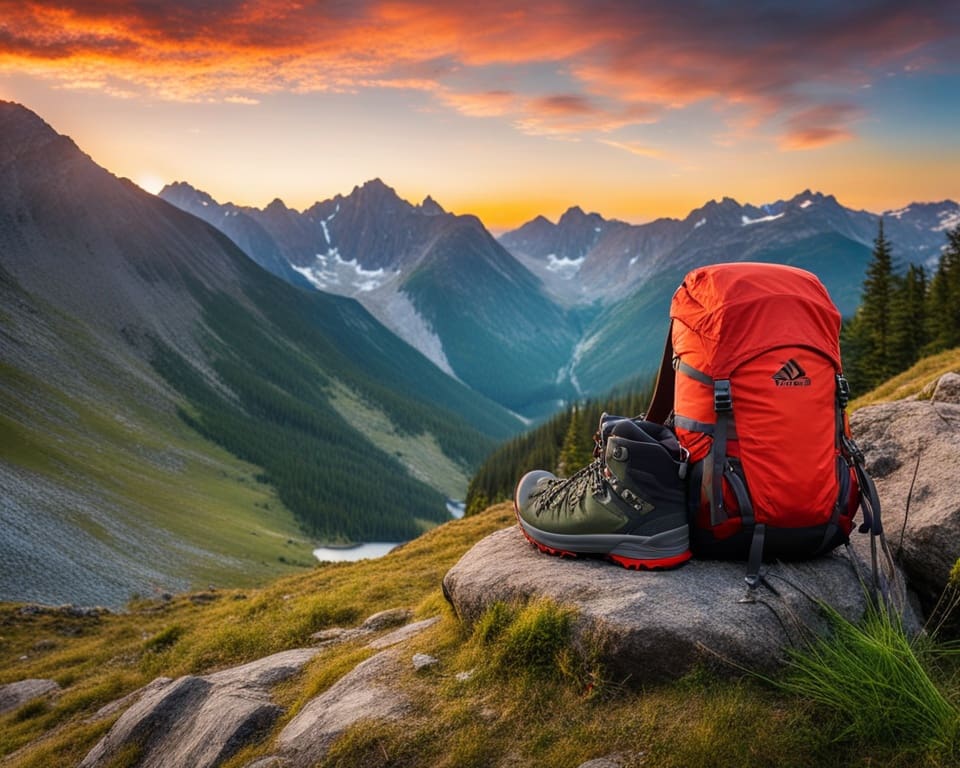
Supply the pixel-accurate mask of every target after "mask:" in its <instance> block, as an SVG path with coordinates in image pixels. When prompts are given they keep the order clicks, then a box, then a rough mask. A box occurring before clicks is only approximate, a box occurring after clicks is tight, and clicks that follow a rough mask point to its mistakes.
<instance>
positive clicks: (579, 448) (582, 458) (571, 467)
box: [557, 405, 593, 477]
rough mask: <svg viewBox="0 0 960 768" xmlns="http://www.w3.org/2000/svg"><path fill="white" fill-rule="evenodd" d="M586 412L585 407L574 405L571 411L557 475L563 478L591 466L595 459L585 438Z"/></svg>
mask: <svg viewBox="0 0 960 768" xmlns="http://www.w3.org/2000/svg"><path fill="white" fill-rule="evenodd" d="M584 410H585V409H584V407H583V406H581V405H574V406H573V409H572V410H571V411H570V422H569V423H568V424H567V431H566V434H565V435H564V437H563V447H562V448H561V449H560V460H559V462H558V463H557V474H558V475H560V476H561V477H569V476H570V475H572V474H573V473H574V472H576V471H577V470H578V469H580V468H582V467H584V466H586V465H587V464H589V463H590V461H591V459H592V458H593V447H592V446H591V445H590V444H589V441H588V440H587V439H586V438H585V436H584V430H585V426H584V413H583V411H584Z"/></svg>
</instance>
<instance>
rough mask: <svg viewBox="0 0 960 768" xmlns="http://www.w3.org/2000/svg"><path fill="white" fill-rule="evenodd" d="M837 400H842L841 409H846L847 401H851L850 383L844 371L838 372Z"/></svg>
mask: <svg viewBox="0 0 960 768" xmlns="http://www.w3.org/2000/svg"><path fill="white" fill-rule="evenodd" d="M837 400H838V401H839V402H840V410H846V408H847V403H849V402H850V383H849V382H848V381H847V379H846V377H845V376H844V375H843V374H842V373H838V374H837Z"/></svg>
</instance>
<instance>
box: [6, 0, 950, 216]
mask: <svg viewBox="0 0 960 768" xmlns="http://www.w3.org/2000/svg"><path fill="white" fill-rule="evenodd" d="M0 99H4V100H11V101H17V102H20V103H22V104H24V105H25V106H27V107H29V108H30V109H32V110H33V111H35V112H37V113H38V114H39V115H40V116H41V117H43V118H44V119H45V120H46V121H47V122H48V123H50V124H51V125H52V126H53V127H54V129H56V130H57V131H59V132H60V133H65V134H67V135H69V136H71V137H72V138H73V139H74V140H75V141H76V142H77V143H78V144H79V145H80V147H81V148H82V149H83V150H84V151H86V152H87V153H88V154H90V155H91V156H92V157H93V158H94V160H96V161H97V162H98V163H99V164H101V165H103V166H105V167H106V168H108V169H109V170H110V171H112V172H113V173H116V174H117V175H120V176H127V177H129V178H131V179H133V180H134V181H136V182H137V183H139V184H140V185H141V186H143V187H144V188H146V189H149V190H150V191H157V190H158V189H159V187H160V186H161V185H162V184H163V183H165V182H172V181H175V180H183V181H189V182H190V183H191V184H193V185H194V186H196V187H199V188H200V189H203V190H205V191H207V192H209V193H210V194H211V195H213V196H214V197H215V198H217V199H218V200H220V201H221V202H227V201H232V202H234V203H237V204H242V205H255V206H258V207H262V206H264V205H266V204H267V203H269V202H270V201H271V200H272V199H273V198H275V197H280V198H281V199H283V200H284V202H286V203H287V205H289V206H291V207H294V208H297V209H303V208H305V207H307V206H309V205H310V204H312V203H313V202H315V201H317V200H323V199H326V198H329V197H332V196H334V195H335V194H337V193H341V194H347V193H349V192H350V190H351V189H352V188H353V187H354V186H355V185H358V184H362V183H363V182H364V181H367V180H369V179H372V178H374V177H379V178H381V179H383V181H384V182H386V183H387V184H389V185H390V186H392V187H394V188H395V189H396V190H397V192H398V194H400V195H401V197H404V198H405V199H408V200H410V201H411V202H419V201H420V200H422V199H423V198H424V197H425V196H426V195H428V194H429V195H432V196H433V197H434V198H435V199H436V200H437V201H438V202H439V203H441V205H443V206H444V207H445V208H446V209H447V210H450V211H453V212H455V213H474V214H477V215H478V216H480V218H481V219H482V220H483V221H484V222H485V223H486V224H487V225H488V226H489V227H491V228H492V229H494V230H503V229H505V228H509V227H514V226H517V225H519V224H521V223H522V222H524V221H526V220H528V219H530V218H532V217H533V216H535V215H537V214H540V213H542V214H544V215H546V216H547V217H548V218H551V219H553V220H556V218H557V217H558V216H559V215H560V214H561V213H562V212H563V211H564V210H565V209H566V208H567V207H569V206H571V205H580V206H581V207H583V208H584V209H585V210H588V211H597V212H599V213H601V214H602V215H604V216H605V217H607V218H619V219H622V220H625V221H630V222H634V223H640V222H644V221H649V220H651V219H654V218H656V217H659V216H674V217H683V216H685V215H686V214H687V213H688V212H689V211H690V210H691V209H692V208H695V207H697V206H699V205H702V204H703V203H704V202H706V201H707V200H710V199H714V198H720V197H723V196H730V197H734V198H736V199H737V200H739V201H740V202H741V203H753V204H757V205H759V204H762V203H766V202H773V201H775V200H777V199H780V198H786V197H790V196H792V195H794V194H796V193H798V192H800V191H802V190H804V189H806V188H810V189H813V190H817V191H821V192H824V193H830V194H834V195H836V196H837V198H838V199H839V201H840V202H841V203H843V204H844V205H847V206H850V207H854V208H864V209H867V210H870V211H875V212H880V211H883V210H888V209H895V208H899V207H902V206H904V205H906V204H908V203H910V202H912V201H938V200H943V199H945V198H952V199H954V200H956V199H958V198H960V2H957V0H948V1H944V2H926V1H925V0H913V2H905V1H904V0H896V1H895V2H881V1H873V0H843V1H839V2H838V1H837V0H807V1H806V2H764V1H763V0H759V1H758V2H723V1H722V0H712V1H711V0H703V1H701V2H687V1H686V0H671V1H669V2H668V1H667V0H651V1H650V2H643V1H642V0H637V1H636V2H574V1H573V0H555V1H553V2H529V3H516V2H510V3H506V2H500V0H492V1H488V2H473V3H459V2H450V1H449V0H409V1H406V2H391V1H386V2H379V1H373V2H348V1H345V0H339V1H337V2H310V0H302V1H301V2H280V1H279V0H209V1H208V2H200V1H199V0H170V1H166V0H132V1H130V2H125V1H124V0H73V1H72V2H58V1H57V0H50V1H49V2H48V1H44V2H31V1H30V0H0Z"/></svg>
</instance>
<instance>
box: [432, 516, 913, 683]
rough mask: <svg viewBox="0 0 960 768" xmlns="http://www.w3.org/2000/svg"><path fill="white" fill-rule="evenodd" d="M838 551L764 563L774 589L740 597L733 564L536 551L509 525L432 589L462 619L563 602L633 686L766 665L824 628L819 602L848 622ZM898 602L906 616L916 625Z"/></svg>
mask: <svg viewBox="0 0 960 768" xmlns="http://www.w3.org/2000/svg"><path fill="white" fill-rule="evenodd" d="M848 557H849V556H848V553H847V552H846V551H845V550H842V549H841V550H840V551H839V552H836V551H835V552H833V553H831V554H830V555H828V556H825V557H822V558H819V559H817V560H812V561H807V562H801V563H775V564H772V565H770V566H769V568H768V569H767V570H766V578H767V580H768V581H769V583H770V585H771V586H772V587H773V588H774V589H775V590H776V591H777V593H778V594H774V592H773V591H772V590H770V589H767V588H761V589H759V590H758V594H757V595H756V601H755V602H742V599H743V598H744V597H745V594H746V586H745V583H744V575H745V565H744V563H741V562H717V561H705V560H692V561H690V562H688V563H686V564H685V565H683V566H682V567H680V568H677V569H674V570H669V571H631V570H626V569H623V568H620V567H618V566H616V565H613V564H611V563H609V562H606V561H603V560H596V559H587V558H582V559H572V558H560V557H554V556H551V555H545V554H542V553H541V552H539V551H538V550H537V549H536V548H534V547H533V546H531V545H530V544H529V543H528V542H527V541H526V539H524V537H523V535H522V534H521V532H520V530H519V528H518V527H516V526H512V527H510V528H505V529H503V530H500V531H497V532H495V533H493V534H491V535H490V536H488V537H486V538H485V539H483V540H481V541H480V542H478V543H477V544H476V545H474V547H473V548H472V549H470V550H469V551H468V552H467V553H466V554H465V555H464V556H463V557H462V558H461V560H460V561H459V562H458V563H457V564H456V565H455V566H454V567H453V568H452V569H450V571H448V572H447V574H446V576H445V577H444V580H443V587H444V593H445V594H446V596H447V598H448V600H450V602H451V604H452V605H453V607H454V609H455V610H456V612H457V614H458V616H459V617H460V618H461V619H462V620H463V621H465V622H468V623H472V622H474V621H476V620H477V619H478V618H479V617H480V616H481V614H483V612H484V611H485V610H486V609H487V608H488V607H489V606H490V605H491V604H492V603H493V602H495V601H504V602H508V603H511V602H526V601H528V600H530V599H534V598H544V597H545V598H549V599H552V600H553V601H554V602H556V603H558V604H561V605H567V606H572V607H574V608H575V609H577V618H576V620H575V621H574V628H573V635H574V637H573V640H574V644H575V645H584V644H589V645H596V644H597V643H598V642H599V644H600V648H601V662H602V663H603V664H604V667H605V669H606V671H607V673H608V674H609V675H610V676H611V677H612V678H613V679H614V680H615V681H618V682H619V681H624V682H626V683H627V684H629V685H633V686H641V685H643V684H646V683H648V682H652V681H657V680H663V679H668V678H677V677H680V676H682V675H684V674H685V673H687V672H689V671H690V670H691V669H693V668H694V667H695V666H697V665H699V664H707V665H710V666H716V667H718V668H720V669H725V670H729V671H734V672H737V673H739V672H740V671H741V670H742V669H743V668H746V669H750V670H756V671H759V672H769V671H773V670H774V669H776V668H777V667H779V666H780V665H781V664H782V662H783V660H784V658H785V649H786V648H787V647H789V646H792V645H796V644H797V643H798V642H799V641H800V640H801V638H803V637H804V636H805V634H806V632H807V630H814V631H822V630H824V629H825V620H824V618H823V616H822V613H821V610H820V607H819V604H818V602H817V601H818V600H822V601H825V602H828V603H829V604H830V605H831V606H832V607H833V608H835V609H836V610H837V611H838V612H839V613H840V614H841V615H842V616H844V617H846V618H848V619H850V620H851V621H856V620H858V619H859V618H860V617H861V616H862V615H863V612H864V610H865V609H866V607H867V603H868V601H867V597H866V593H865V591H864V588H863V586H862V585H861V582H860V579H859V577H858V574H857V571H855V565H854V562H853V561H851V560H850V559H848ZM861 566H862V563H861ZM907 610H908V615H907V617H906V621H907V624H908V626H909V627H910V628H912V629H916V627H917V621H916V618H915V617H914V616H913V614H912V613H909V609H907Z"/></svg>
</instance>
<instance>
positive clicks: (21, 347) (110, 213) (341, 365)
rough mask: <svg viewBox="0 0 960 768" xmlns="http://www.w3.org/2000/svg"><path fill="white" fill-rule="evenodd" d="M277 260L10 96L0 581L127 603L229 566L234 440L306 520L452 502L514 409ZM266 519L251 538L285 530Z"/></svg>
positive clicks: (410, 530) (372, 528) (403, 525)
mask: <svg viewBox="0 0 960 768" xmlns="http://www.w3.org/2000/svg"><path fill="white" fill-rule="evenodd" d="M257 234H258V233H257V232H256V231H255V229H254V228H252V227H251V228H250V231H249V235H250V237H251V240H250V241H249V242H257V240H256V236H257ZM260 242H261V244H262V243H263V242H266V240H264V239H261V241H260ZM496 247H497V248H499V246H496ZM500 250H502V249H500ZM261 255H262V252H261ZM272 267H273V268H274V270H275V271H276V272H277V273H278V274H280V275H281V276H283V277H284V278H285V279H279V278H278V277H275V276H274V275H273V274H270V273H269V272H268V271H265V270H264V269H261V268H260V267H259V266H257V264H255V263H254V262H253V261H251V260H250V258H248V257H247V255H245V253H244V252H243V251H241V250H240V249H239V248H237V246H236V245H234V243H233V242H231V240H230V239H229V238H228V237H225V236H224V235H223V234H222V233H221V232H220V231H218V230H217V229H215V228H214V227H211V226H210V225H209V224H207V223H206V222H204V221H201V220H200V219H198V218H196V217H195V216H192V215H189V214H187V213H184V212H183V211H181V210H179V209H178V208H176V207H174V206H172V205H170V204H169V203H167V202H165V201H163V200H161V199H159V198H157V197H155V196H153V195H150V194H147V193H146V192H143V191H142V190H141V189H139V188H138V187H136V186H135V185H134V184H133V183H131V182H129V181H127V180H121V179H118V178H116V177H114V176H113V175H111V174H110V173H108V172H107V171H105V170H104V169H103V168H100V167H99V166H97V165H96V164H95V163H94V162H93V161H92V160H91V159H90V158H89V157H87V156H86V155H84V154H83V153H82V152H81V151H80V149H78V148H77V146H76V145H75V144H74V143H73V142H72V141H71V140H70V139H69V138H67V137H65V136H61V135H58V134H57V133H56V132H55V131H54V130H53V129H52V128H50V126H48V125H47V124H46V123H45V122H43V120H42V119H40V118H39V117H38V116H37V115H35V114H33V113H32V112H30V111H29V110H27V109H25V108H24V107H22V106H19V105H16V104H11V103H5V102H0V299H2V301H0V487H2V489H3V493H2V494H0V496H2V499H0V515H2V523H3V524H2V525H0V599H17V598H20V599H27V598H32V599H38V596H40V597H43V598H46V599H54V600H59V601H63V600H65V599H70V600H75V601H80V602H95V601H96V600H94V599H93V598H91V594H97V595H100V596H101V601H103V600H106V599H109V600H110V601H111V602H112V603H113V604H116V601H118V600H119V602H120V603H122V602H123V600H125V599H126V598H127V597H129V596H130V594H131V593H132V592H134V591H140V592H141V593H143V592H148V591H150V590H151V589H152V588H153V586H152V585H155V584H161V585H163V584H170V583H171V581H172V580H173V579H174V578H175V576H176V574H181V573H182V572H183V570H184V563H192V564H194V565H196V568H194V569H193V570H192V571H191V572H192V573H194V574H196V573H197V572H200V573H203V572H208V571H217V572H222V570H223V568H222V567H221V566H222V565H223V561H225V560H226V559H228V558H227V555H225V554H222V552H223V550H222V547H220V546H219V541H220V540H224V541H225V540H227V539H229V538H231V537H235V535H236V531H235V530H234V526H236V525H238V524H239V522H238V521H239V520H240V519H241V518H242V519H243V521H244V522H243V525H244V526H246V525H248V524H250V519H251V518H250V516H249V515H247V516H245V517H244V516H243V515H242V514H241V512H242V510H241V509H240V506H241V505H240V504H239V503H238V504H237V509H236V519H234V518H233V513H232V511H230V510H228V511H227V512H226V514H223V515H220V512H219V511H217V514H216V515H213V514H212V513H211V511H210V509H211V508H212V506H213V505H214V504H216V503H217V502H218V499H217V498H215V497H214V496H211V495H209V488H208V487H207V486H208V485H209V484H216V483H221V481H222V476H223V475H226V474H227V473H228V472H234V471H235V470H233V469H232V468H231V469H228V468H227V467H226V465H225V464H224V461H225V460H224V459H223V458H222V455H221V454H222V453H223V450H222V449H223V448H226V449H227V450H228V451H230V452H231V453H233V454H234V455H236V456H239V457H240V458H242V459H244V460H246V461H248V462H251V463H252V464H253V465H255V466H256V467H259V470H257V472H258V480H259V481H260V482H262V483H265V484H268V485H267V486H266V487H271V486H272V487H273V488H275V495H276V497H278V498H279V500H280V501H281V502H282V503H283V505H284V506H286V507H287V508H288V509H289V510H291V511H292V512H293V513H294V514H295V515H296V517H297V519H298V521H299V523H300V524H301V525H302V527H303V530H304V531H305V532H306V534H308V535H310V536H311V537H314V538H315V539H321V540H323V539H326V540H329V541H342V542H345V541H364V540H381V541H398V540H405V539H408V538H411V537H412V536H415V535H416V534H417V533H419V532H421V531H422V530H424V529H425V528H426V527H427V526H429V525H432V524H434V523H436V522H440V521H442V520H444V519H448V518H449V511H448V509H447V498H448V497H453V498H462V495H463V493H464V492H465V489H466V484H467V481H468V479H469V476H470V473H471V471H472V469H473V468H475V467H476V466H477V465H478V464H479V462H480V461H481V460H482V459H483V458H484V456H485V455H486V453H487V452H488V451H489V450H490V449H491V448H492V447H493V446H494V445H496V444H497V442H498V441H501V440H503V439H505V438H507V437H509V436H510V435H512V434H515V433H516V432H517V431H518V430H519V429H520V428H521V427H522V422H521V421H520V420H519V419H518V418H517V417H516V416H514V415H512V414H510V413H509V412H508V411H506V410H505V409H504V408H502V407H501V406H499V405H497V404H496V403H495V402H493V401H492V400H489V399H487V398H485V397H483V396H482V395H479V394H477V393H476V392H475V391H474V390H472V389H470V388H468V387H467V386H465V385H464V384H463V383H461V382H460V381H458V380H456V379H455V378H452V377H450V376H449V375H447V374H445V373H444V372H442V371H441V370H439V369H438V368H437V367H436V366H435V365H433V364H432V363H431V362H430V361H429V360H428V359H427V358H425V357H424V356H422V355H421V354H420V353H419V352H417V351H416V350H415V349H413V348H412V347H410V346H409V345H407V344H406V343H404V342H403V341H402V340H400V339H399V338H398V337H397V336H396V335H394V334H393V333H391V332H390V331H388V330H387V329H386V328H384V327H383V326H382V325H381V324H380V323H379V322H378V321H377V320H376V319H375V318H374V317H373V316H371V315H370V313H369V312H367V311H366V310H365V309H364V308H363V307H362V306H360V304H358V303H357V302H355V301H353V300H352V299H349V298H344V297H342V296H335V295H331V294H329V293H325V292H321V291H317V290H314V289H313V288H312V287H307V288H304V287H298V286H297V285H295V283H297V282H299V281H300V280H301V279H300V278H299V275H298V273H297V272H296V271H295V270H293V269H292V268H290V269H286V268H285V267H284V264H283V262H282V261H281V260H280V257H279V256H277V257H276V259H275V260H274V261H273V262H272ZM528 279H529V280H530V281H531V282H534V281H533V278H529V277H528ZM187 425H189V427H191V428H192V430H193V432H192V433H191V434H192V435H193V437H190V436H189V435H188V434H186V433H187V429H186V426H187ZM199 436H203V438H206V441H204V440H201V439H199ZM218 446H220V447H218ZM214 467H223V469H217V470H215V471H211V468H214ZM223 482H225V481H223ZM227 485H229V484H227ZM231 487H232V488H233V490H230V491H229V492H230V493H236V494H237V496H238V497H239V496H244V495H252V494H251V493H250V492H249V491H247V490H244V489H242V488H239V487H235V486H231ZM219 502H220V503H222V499H219ZM259 503H260V502H258V504H259ZM267 509H269V505H266V506H264V507H263V508H262V509H261V510H260V511H259V513H258V512H257V511H256V510H247V511H248V512H250V514H253V515H256V514H259V515H260V516H261V517H262V518H263V519H264V520H266V519H267V518H270V517H271V516H274V517H275V515H274V514H273V512H268V511H265V510H267ZM244 514H246V513H244ZM262 525H265V523H263V522H259V523H256V524H254V525H253V530H252V531H251V532H248V531H247V530H246V529H245V528H244V529H243V531H242V535H241V536H239V537H237V538H239V539H240V540H242V539H243V538H244V537H246V538H247V540H248V541H250V535H251V533H252V535H254V536H260V535H268V536H276V537H280V536H281V535H282V536H283V538H286V536H287V535H289V534H281V533H278V532H277V531H276V529H274V530H273V531H270V532H261V526H262ZM159 541H166V542H168V544H169V546H168V547H167V548H166V549H164V551H163V552H159V553H158V552H157V551H156V547H155V544H156V542H159ZM281 541H282V539H281ZM238 547H239V548H240V549H241V550H243V549H249V547H240V546H239V545H237V547H235V548H234V550H232V551H231V553H230V557H233V556H234V555H235V554H236V549H237V548H238ZM281 551H282V550H281ZM252 556H253V555H250V556H248V557H252ZM215 562H219V565H216V564H214V563H215ZM231 562H233V564H232V565H230V566H229V567H230V568H233V570H234V572H238V571H239V572H242V571H244V570H245V569H249V568H252V567H255V564H254V563H249V562H248V563H246V564H245V563H243V562H234V561H231ZM256 567H259V564H256ZM218 569H219V570H218ZM228 570H229V568H228ZM178 578H179V577H178ZM48 582H50V585H49V586H50V589H49V590H47V586H48V585H47V583H48ZM177 583H179V582H177ZM91 585H95V586H91ZM23 590H26V591H23ZM91 590H92V592H91ZM98 590H99V591H98ZM104 594H107V595H108V596H109V598H104V597H102V596H103V595H104Z"/></svg>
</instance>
